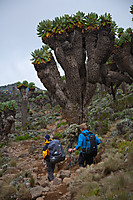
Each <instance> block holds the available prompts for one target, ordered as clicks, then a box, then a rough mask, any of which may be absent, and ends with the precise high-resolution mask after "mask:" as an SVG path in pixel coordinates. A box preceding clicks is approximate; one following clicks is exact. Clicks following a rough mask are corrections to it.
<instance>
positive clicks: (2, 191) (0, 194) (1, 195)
mask: <svg viewBox="0 0 133 200" xmlns="http://www.w3.org/2000/svg"><path fill="white" fill-rule="evenodd" d="M9 199H12V200H15V199H16V189H15V187H13V186H10V185H8V184H6V183H4V184H1V185H0V200H9Z"/></svg>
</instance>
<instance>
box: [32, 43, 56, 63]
mask: <svg viewBox="0 0 133 200" xmlns="http://www.w3.org/2000/svg"><path fill="white" fill-rule="evenodd" d="M51 51H52V50H51V49H50V47H49V46H48V45H44V46H42V48H41V49H36V50H35V51H34V52H32V53H31V56H32V58H31V61H32V64H40V63H44V64H46V63H47V62H50V60H51V55H52V54H51Z"/></svg>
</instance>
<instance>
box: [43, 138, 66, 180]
mask: <svg viewBox="0 0 133 200" xmlns="http://www.w3.org/2000/svg"><path fill="white" fill-rule="evenodd" d="M42 153H43V158H44V160H46V169H47V172H48V180H49V181H52V180H54V169H55V164H56V163H58V162H61V161H63V160H65V153H64V150H63V147H62V145H61V143H60V141H59V140H56V139H51V138H50V135H45V143H44V147H43V150H42Z"/></svg>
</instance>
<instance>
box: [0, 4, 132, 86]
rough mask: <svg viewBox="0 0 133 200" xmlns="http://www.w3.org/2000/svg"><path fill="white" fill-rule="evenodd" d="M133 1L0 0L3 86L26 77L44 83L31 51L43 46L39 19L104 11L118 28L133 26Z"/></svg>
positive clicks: (30, 80)
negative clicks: (38, 31) (79, 12)
mask: <svg viewBox="0 0 133 200" xmlns="http://www.w3.org/2000/svg"><path fill="white" fill-rule="evenodd" d="M132 4H133V0H47V1H46V0H0V86H3V85H7V84H10V83H15V82H17V81H23V80H27V81H28V82H35V84H36V86H37V87H40V88H41V89H44V86H43V85H42V83H41V82H40V80H39V78H38V77H37V73H36V71H35V69H34V67H33V65H32V64H31V61H30V59H31V52H32V51H34V50H35V49H38V48H41V46H42V41H41V38H39V37H38V36H37V31H36V28H37V25H38V24H39V22H40V21H42V20H46V19H54V18H55V17H57V16H62V15H64V14H75V13H76V12H77V11H82V12H84V13H86V14H87V13H90V12H96V13H97V14H98V15H101V14H104V13H105V12H107V13H110V14H111V15H112V18H113V20H114V21H115V22H116V23H117V25H118V26H119V27H123V28H124V29H126V28H128V27H131V28H133V22H132V15H131V14H130V6H131V5H132Z"/></svg>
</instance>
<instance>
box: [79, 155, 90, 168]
mask: <svg viewBox="0 0 133 200" xmlns="http://www.w3.org/2000/svg"><path fill="white" fill-rule="evenodd" d="M78 163H79V166H80V167H85V166H86V165H91V164H92V163H93V155H92V154H90V155H89V156H88V155H86V154H85V153H82V152H80V154H79V159H78Z"/></svg>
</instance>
